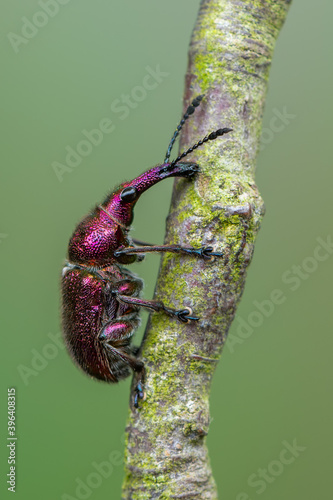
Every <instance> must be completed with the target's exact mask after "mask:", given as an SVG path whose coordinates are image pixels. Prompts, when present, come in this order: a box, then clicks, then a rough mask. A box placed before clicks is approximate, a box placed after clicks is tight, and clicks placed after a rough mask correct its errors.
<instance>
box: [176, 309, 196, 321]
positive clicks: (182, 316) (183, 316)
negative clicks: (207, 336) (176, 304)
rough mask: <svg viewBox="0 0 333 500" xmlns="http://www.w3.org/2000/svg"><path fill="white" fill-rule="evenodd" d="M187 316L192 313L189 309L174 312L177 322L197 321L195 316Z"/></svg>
mask: <svg viewBox="0 0 333 500" xmlns="http://www.w3.org/2000/svg"><path fill="white" fill-rule="evenodd" d="M189 314H192V311H191V309H190V308H189V307H187V308H186V309H181V310H180V311H176V316H177V319H179V321H182V322H183V323H188V322H189V321H198V320H199V318H198V317H197V316H189Z"/></svg>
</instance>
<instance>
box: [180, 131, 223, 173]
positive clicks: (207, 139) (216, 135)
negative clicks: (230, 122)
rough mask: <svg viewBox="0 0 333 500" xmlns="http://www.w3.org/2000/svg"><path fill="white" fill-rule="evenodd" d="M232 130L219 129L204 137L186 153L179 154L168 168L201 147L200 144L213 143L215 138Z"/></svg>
mask: <svg viewBox="0 0 333 500" xmlns="http://www.w3.org/2000/svg"><path fill="white" fill-rule="evenodd" d="M232 130H233V129H232V128H219V129H218V130H216V131H215V132H211V133H210V134H209V135H206V137H204V138H203V139H201V140H200V141H198V142H197V143H195V144H194V145H193V146H191V147H190V148H188V149H187V150H186V151H184V153H182V154H180V155H179V156H178V157H177V158H176V159H175V160H173V162H172V163H171V164H170V167H173V166H174V165H175V164H176V163H177V162H178V161H179V160H182V159H183V158H185V156H187V155H188V154H190V153H192V151H194V150H195V149H197V148H198V147H200V146H202V144H204V143H205V142H208V141H214V139H216V138H217V137H220V136H221V135H224V134H227V133H228V132H232Z"/></svg>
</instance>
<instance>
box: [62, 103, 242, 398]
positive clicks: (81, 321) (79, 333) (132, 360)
mask: <svg viewBox="0 0 333 500" xmlns="http://www.w3.org/2000/svg"><path fill="white" fill-rule="evenodd" d="M202 98H203V96H198V97H196V98H195V99H194V100H193V101H192V103H191V105H190V106H189V107H188V108H187V110H186V113H185V114H184V116H183V117H182V119H181V121H180V123H179V124H178V126H177V128H176V130H175V132H174V134H173V136H172V138H171V141H170V143H169V145H168V148H167V152H166V155H165V159H164V162H163V163H162V164H161V165H157V166H155V167H153V168H151V169H150V170H147V171H146V172H144V173H143V174H142V175H140V176H139V177H136V178H135V179H134V180H132V181H130V182H124V183H123V184H121V185H120V186H118V187H116V188H115V189H114V190H113V191H112V193H111V194H109V195H108V196H107V197H106V199H105V200H104V201H103V202H102V203H101V204H100V205H97V206H96V207H95V208H94V209H93V210H92V212H90V213H89V214H88V215H87V216H86V217H85V218H84V219H83V220H82V221H81V222H80V223H79V224H78V226H77V227H76V229H75V230H74V232H73V234H72V237H71V239H70V241H69V247H68V260H67V262H66V263H65V266H64V268H63V272H62V282H61V288H62V325H63V332H64V337H65V342H66V345H67V348H68V351H69V353H70V354H71V356H72V358H73V360H74V361H75V362H76V363H77V364H78V365H79V367H80V368H81V369H83V371H85V372H86V373H87V374H89V375H90V376H92V377H94V378H96V379H99V380H104V381H106V382H118V381H119V380H121V379H123V378H125V377H127V376H128V375H129V374H130V372H131V370H133V371H134V372H138V382H137V384H136V387H135V392H134V406H135V407H138V401H139V399H144V397H145V394H144V374H145V369H144V363H143V362H142V361H141V360H140V359H138V357H137V353H138V349H137V348H135V347H133V346H132V345H131V339H132V336H133V334H134V332H135V330H136V329H137V327H138V326H139V321H140V319H139V310H140V308H146V309H148V310H150V311H163V312H164V313H166V314H168V315H169V316H172V317H174V318H176V319H177V320H179V321H181V322H188V321H197V320H198V319H199V318H198V317H196V316H194V315H193V313H192V311H191V310H190V309H189V308H183V309H179V310H177V309H172V308H170V307H166V306H165V305H164V304H163V303H162V302H159V301H156V300H144V299H142V298H141V297H140V292H141V289H142V286H143V281H142V280H141V279H140V278H138V277H137V276H136V275H134V274H133V273H132V272H131V271H129V270H128V269H127V268H125V267H123V265H126V264H131V263H133V262H135V261H137V260H140V259H141V260H142V257H143V256H144V254H146V253H148V252H174V253H182V254H187V255H193V256H196V257H199V258H202V259H205V260H210V259H212V258H213V257H220V256H222V253H221V252H216V251H214V249H213V248H212V247H209V246H202V247H201V248H192V247H183V246H180V245H160V246H157V245H150V244H145V243H143V242H140V241H138V240H134V239H131V237H130V236H129V230H130V226H131V223H132V220H133V209H134V206H135V204H136V202H137V201H138V199H139V198H140V196H141V194H142V193H143V192H144V191H146V190H147V189H149V188H150V187H152V186H154V185H155V184H156V183H157V182H160V181H161V180H163V179H167V178H169V177H184V178H186V179H192V178H193V177H194V176H195V175H196V174H197V173H198V172H199V166H198V165H197V164H196V163H191V162H182V161H181V160H182V159H183V158H185V157H186V156H187V155H189V154H190V153H192V151H194V150H195V149H196V148H198V147H199V146H201V145H202V144H204V143H205V142H208V141H212V140H215V139H216V138H217V137H219V136H222V135H224V134H226V133H228V132H230V131H231V130H232V129H230V128H222V129H218V130H216V131H215V132H212V133H211V134H209V135H207V136H206V137H204V138H203V139H201V140H200V141H199V142H197V143H196V144H194V145H193V146H191V147H190V148H189V149H187V150H186V151H185V152H183V153H182V154H180V155H179V156H178V157H177V158H176V159H175V160H173V161H170V155H171V151H172V148H173V145H174V143H175V141H176V139H177V137H178V135H179V132H180V131H181V129H182V127H183V125H184V123H185V121H186V120H187V119H188V118H189V116H190V115H192V114H193V113H194V111H195V108H197V107H198V106H199V104H200V101H201V100H202Z"/></svg>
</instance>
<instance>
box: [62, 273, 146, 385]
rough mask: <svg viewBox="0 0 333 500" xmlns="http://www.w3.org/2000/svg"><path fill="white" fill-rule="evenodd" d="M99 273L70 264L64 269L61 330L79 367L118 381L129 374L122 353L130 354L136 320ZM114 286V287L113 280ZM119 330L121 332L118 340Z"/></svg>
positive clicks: (135, 314)
mask: <svg viewBox="0 0 333 500" xmlns="http://www.w3.org/2000/svg"><path fill="white" fill-rule="evenodd" d="M102 275H103V271H100V272H99V271H96V272H94V271H92V270H90V269H87V268H84V267H81V266H80V267H79V266H73V265H71V264H69V265H67V266H66V267H65V268H64V271H63V278H62V292H63V306H62V321H63V331H64V336H65V340H66V345H67V348H68V350H69V352H70V354H71V356H72V358H73V359H74V361H75V362H76V363H77V364H78V365H79V366H80V368H82V369H83V370H84V371H85V372H86V373H88V374H89V375H91V376H92V377H94V378H97V379H99V380H105V381H107V382H117V381H118V380H120V379H122V378H125V377H127V376H128V375H129V373H130V369H129V366H128V363H127V362H126V361H125V360H124V359H123V357H122V354H125V355H126V354H131V349H130V347H129V345H130V341H131V337H132V335H133V331H134V329H135V328H136V327H137V326H138V319H137V317H136V316H137V312H136V311H133V308H129V307H128V306H125V308H124V306H120V304H119V302H118V301H117V299H116V296H115V295H113V294H112V293H110V289H107V287H106V285H105V283H104V282H103V276H102ZM109 283H110V282H109ZM111 286H112V285H111ZM114 286H115V289H116V282H115V283H114ZM108 287H110V284H109V285H108ZM124 313H125V316H124ZM126 315H127V317H128V318H129V320H128V321H127V322H126ZM124 322H125V324H126V334H125V335H124V334H123V333H124ZM105 332H106V333H108V338H106V339H105ZM118 332H122V334H123V335H122V337H121V338H119V339H118V338H117V333H118ZM118 349H119V351H118Z"/></svg>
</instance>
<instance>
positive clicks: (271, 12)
mask: <svg viewBox="0 0 333 500" xmlns="http://www.w3.org/2000/svg"><path fill="white" fill-rule="evenodd" d="M289 4H290V1H288V0H251V1H250V0H202V1H201V4H200V10H199V15H198V19H197V23H196V25H195V28H194V31H193V34H192V39H191V44H190V49H189V65H188V70H187V73H186V80H185V95H184V111H185V109H186V107H187V106H188V104H189V103H190V102H191V100H192V99H193V98H194V97H196V96H197V95H200V94H204V95H205V98H204V100H203V101H202V103H201V105H200V107H199V108H198V109H197V110H196V112H195V113H194V115H193V116H192V117H191V119H190V120H188V122H186V125H185V127H184V129H183V132H182V136H181V141H180V142H181V144H180V145H181V150H183V149H184V148H185V147H188V146H190V145H192V144H194V143H195V142H196V141H197V140H198V139H200V138H202V137H204V136H205V135H206V134H207V133H209V132H211V131H213V130H216V129H218V128H221V127H232V128H233V132H232V133H230V134H228V135H227V136H224V137H222V138H220V139H217V140H216V141H214V142H211V143H208V144H207V145H206V146H204V147H203V148H201V149H200V150H199V149H198V150H196V151H195V153H193V154H192V155H191V157H190V159H191V161H196V162H197V163H198V164H199V165H200V168H201V173H200V175H198V176H197V177H196V179H195V180H194V181H186V180H183V179H182V180H179V179H178V180H177V181H176V182H175V186H174V192H173V197H172V203H171V209H170V214H169V216H168V220H167V233H166V239H165V243H168V244H171V243H179V244H182V245H185V246H196V247H200V246H201V245H202V244H203V245H211V246H214V247H216V248H217V249H219V250H221V251H223V253H224V257H223V258H215V260H214V261H213V262H209V263H207V262H204V261H201V260H199V259H195V258H191V257H188V256H180V255H172V254H165V255H164V256H163V258H162V262H161V267H160V274H159V278H158V282H157V286H156V291H155V295H156V297H158V298H159V299H160V300H163V302H164V303H165V304H166V305H167V306H170V307H175V308H183V307H190V308H191V309H193V311H194V312H195V314H196V315H198V316H199V317H200V320H199V321H198V322H195V323H194V322H191V323H188V324H180V323H178V322H177V321H175V320H174V319H170V318H169V317H167V316H165V315H163V314H162V313H159V314H157V313H154V314H153V315H152V316H151V318H150V320H149V323H148V325H147V330H146V333H145V338H144V342H143V345H142V347H141V352H140V357H141V358H142V359H143V361H144V363H145V365H146V368H147V378H146V384H145V391H146V400H145V401H144V402H141V403H140V408H139V409H135V408H133V405H132V404H131V408H130V414H129V419H128V423H127V442H126V453H125V469H126V477H125V481H124V485H123V498H124V499H126V500H127V499H152V498H161V499H169V498H170V499H171V498H186V499H192V498H193V499H199V498H200V499H216V498H217V490H216V485H215V482H214V479H213V476H212V472H211V468H210V464H209V457H208V450H207V447H206V439H205V438H206V436H207V433H208V429H209V422H210V416H209V391H210V386H211V380H212V376H213V374H214V371H215V368H216V362H217V360H218V359H219V357H220V355H221V352H222V348H223V345H224V343H225V340H226V336H227V333H228V330H229V327H230V324H231V322H232V320H233V318H234V315H235V311H236V307H237V304H238V302H239V300H240V297H241V294H242V292H243V288H244V282H245V274H246V269H247V266H248V265H249V263H250V261H251V258H252V254H253V249H254V242H255V238H256V234H257V232H258V230H259V227H260V222H261V219H262V216H263V212H264V209H263V202H262V199H261V197H260V195H259V192H258V189H257V187H256V184H255V181H254V172H255V162H256V156H257V153H258V149H259V140H260V132H261V123H262V116H263V109H264V102H265V96H266V91H267V82H268V76H269V69H270V65H271V60H272V55H273V50H274V46H275V42H276V39H277V36H278V33H279V31H280V29H281V27H282V24H283V22H284V20H285V17H286V14H287V11H288V7H289Z"/></svg>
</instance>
